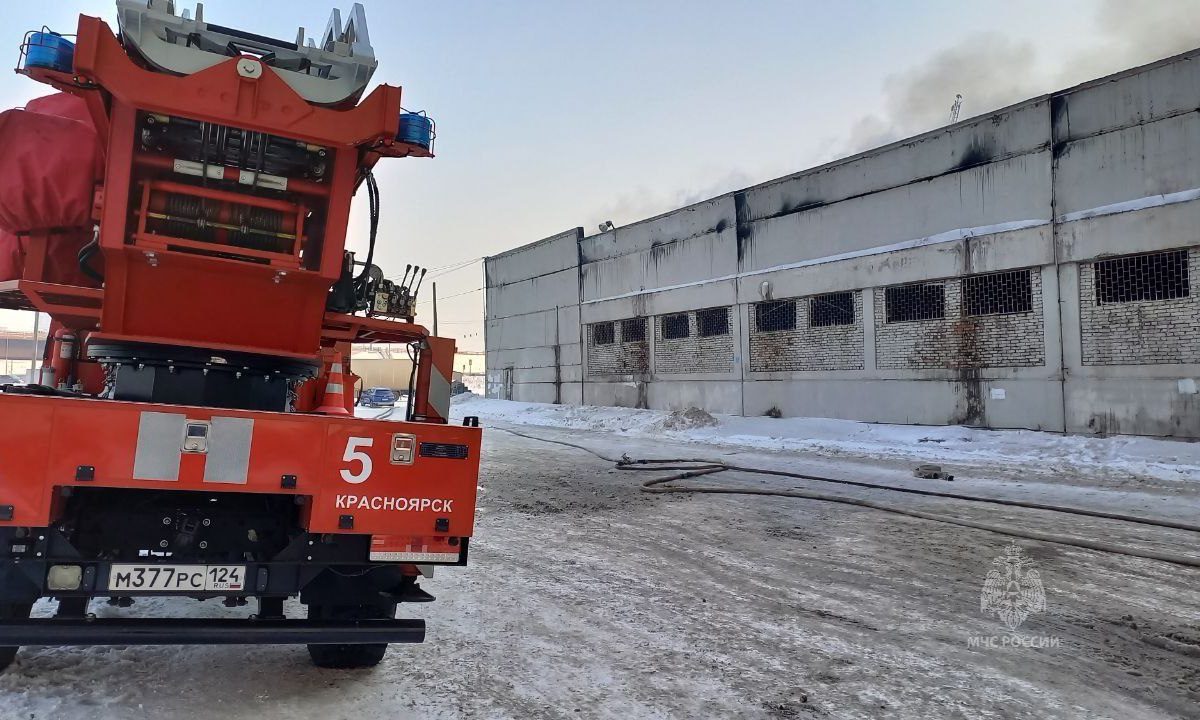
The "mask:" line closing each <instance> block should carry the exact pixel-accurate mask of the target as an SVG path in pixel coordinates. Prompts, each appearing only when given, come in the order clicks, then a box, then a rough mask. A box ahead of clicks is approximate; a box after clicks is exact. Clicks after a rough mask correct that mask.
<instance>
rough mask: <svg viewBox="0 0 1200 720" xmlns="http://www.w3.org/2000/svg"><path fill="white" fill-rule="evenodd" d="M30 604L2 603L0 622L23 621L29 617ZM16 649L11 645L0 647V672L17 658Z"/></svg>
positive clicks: (0, 606) (31, 607)
mask: <svg viewBox="0 0 1200 720" xmlns="http://www.w3.org/2000/svg"><path fill="white" fill-rule="evenodd" d="M32 609H33V605H31V604H21V603H3V604H0V620H24V619H25V618H28V617H29V611H30V610H32ZM18 649H19V648H17V647H16V646H13V645H0V670H4V669H5V668H7V667H8V666H9V665H11V664H12V661H13V660H14V659H15V658H16V657H17V650H18Z"/></svg>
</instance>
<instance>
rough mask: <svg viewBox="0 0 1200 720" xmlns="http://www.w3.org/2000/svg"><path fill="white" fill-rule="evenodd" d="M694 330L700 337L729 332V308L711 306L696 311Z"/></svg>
mask: <svg viewBox="0 0 1200 720" xmlns="http://www.w3.org/2000/svg"><path fill="white" fill-rule="evenodd" d="M696 331H697V334H699V335H700V337H713V336H715V335H728V334H729V308H712V309H711V310H700V311H699V312H697V313H696Z"/></svg>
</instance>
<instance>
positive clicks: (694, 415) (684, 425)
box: [655, 407, 717, 430]
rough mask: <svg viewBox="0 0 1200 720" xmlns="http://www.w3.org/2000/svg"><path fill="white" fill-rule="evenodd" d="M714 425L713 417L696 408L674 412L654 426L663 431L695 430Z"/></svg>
mask: <svg viewBox="0 0 1200 720" xmlns="http://www.w3.org/2000/svg"><path fill="white" fill-rule="evenodd" d="M716 424H717V419H716V418H715V417H713V416H712V415H710V414H708V413H707V412H705V411H704V410H701V409H700V408H698V407H690V408H688V409H687V410H675V411H674V412H672V413H671V414H670V415H667V416H666V417H665V418H663V419H662V420H660V421H658V422H656V423H655V425H656V426H658V427H660V428H662V429H663V430H695V429H697V428H705V427H712V426H713V425H716Z"/></svg>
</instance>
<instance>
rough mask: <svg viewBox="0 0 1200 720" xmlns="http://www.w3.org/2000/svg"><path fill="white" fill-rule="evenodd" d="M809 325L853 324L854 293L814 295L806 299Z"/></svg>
mask: <svg viewBox="0 0 1200 720" xmlns="http://www.w3.org/2000/svg"><path fill="white" fill-rule="evenodd" d="M808 324H809V326H810V327H828V326H830V325H853V324H854V294H853V293H849V292H836V293H828V294H826V295H814V296H812V297H811V298H809V299H808Z"/></svg>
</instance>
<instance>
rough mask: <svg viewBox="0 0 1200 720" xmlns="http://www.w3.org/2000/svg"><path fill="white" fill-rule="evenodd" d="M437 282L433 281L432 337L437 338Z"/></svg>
mask: <svg viewBox="0 0 1200 720" xmlns="http://www.w3.org/2000/svg"><path fill="white" fill-rule="evenodd" d="M437 334H438V333H437V280H434V281H433V336H434V337H437Z"/></svg>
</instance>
